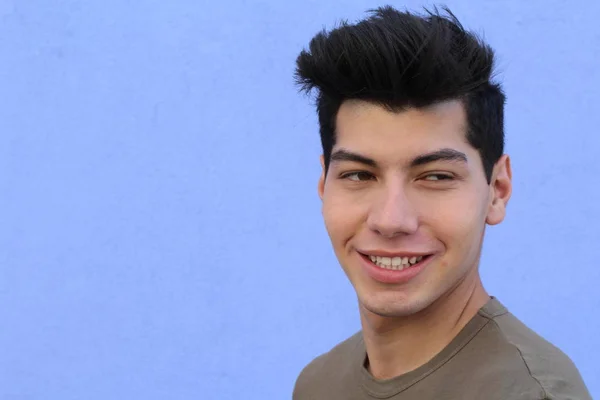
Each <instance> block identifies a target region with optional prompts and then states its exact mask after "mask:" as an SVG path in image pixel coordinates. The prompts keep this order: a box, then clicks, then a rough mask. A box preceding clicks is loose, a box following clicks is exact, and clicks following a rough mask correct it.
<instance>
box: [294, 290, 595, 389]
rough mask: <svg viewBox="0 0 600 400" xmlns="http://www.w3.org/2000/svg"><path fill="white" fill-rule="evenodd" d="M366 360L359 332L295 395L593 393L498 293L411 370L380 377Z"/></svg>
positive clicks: (312, 370) (317, 364)
mask: <svg viewBox="0 0 600 400" xmlns="http://www.w3.org/2000/svg"><path fill="white" fill-rule="evenodd" d="M365 361H366V351H365V344H364V341H363V338H362V334H361V333H360V332H359V333H357V334H356V335H354V336H352V337H351V338H349V339H348V340H346V341H344V342H342V343H341V344H339V345H338V346H336V347H335V348H333V349H332V350H331V351H330V352H328V353H326V354H323V355H321V356H320V357H317V358H316V359H315V360H313V361H312V362H311V363H310V364H309V365H308V366H306V367H305V368H304V370H303V371H302V372H301V374H300V376H299V377H298V380H297V381H296V385H295V387H294V394H293V400H369V399H390V400H405V399H406V400H408V399H415V400H429V399H436V400H440V399H442V400H444V399H448V400H452V399H460V400H469V399H474V400H475V399H476V400H517V399H523V400H544V399H548V400H549V399H552V400H563V399H564V400H567V399H569V400H591V396H590V394H589V392H588V390H587V388H586V387H585V384H584V383H583V380H582V378H581V375H580V374H579V372H578V371H577V368H576V367H575V365H573V363H572V361H571V360H570V359H569V358H568V357H567V356H566V355H565V354H564V353H563V352H561V351H560V350H559V349H557V348H556V347H554V346H553V345H552V344H550V343H548V342H547V341H546V340H544V339H543V338H541V337H540V336H538V335H537V334H536V333H535V332H533V331H532V330H530V329H529V328H528V327H527V326H525V325H524V324H523V323H522V322H520V321H519V320H518V319H517V318H516V317H514V316H513V315H512V314H510V313H509V312H508V311H507V310H506V308H505V307H504V306H502V304H501V303H500V302H499V301H498V300H497V299H495V298H492V299H490V301H489V302H488V303H487V304H486V305H485V306H484V307H482V308H481V310H479V312H478V313H477V315H475V317H473V319H471V321H469V322H468V324H467V325H466V326H465V327H464V328H463V329H462V330H461V332H460V333H459V334H458V335H457V336H456V337H455V338H454V339H453V340H452V342H451V343H450V344H449V345H448V346H447V347H446V348H444V349H443V350H442V351H441V352H440V353H439V354H437V355H436V356H435V357H434V358H433V359H432V360H431V361H429V362H428V363H427V364H425V365H423V366H421V367H419V368H417V369H416V370H413V371H411V372H409V373H406V374H404V375H401V376H398V377H396V378H392V379H389V380H384V381H379V380H376V379H374V378H373V376H372V375H371V374H370V373H369V372H368V371H367V369H366V368H365V367H364V365H365Z"/></svg>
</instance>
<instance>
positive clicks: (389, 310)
mask: <svg viewBox="0 0 600 400" xmlns="http://www.w3.org/2000/svg"><path fill="white" fill-rule="evenodd" d="M358 298H359V301H360V305H361V308H362V309H364V310H366V311H368V312H370V313H372V314H376V315H379V316H381V317H396V318H398V317H408V316H411V315H415V314H418V313H419V312H421V311H423V310H424V309H426V308H427V307H429V306H430V305H431V304H432V303H433V302H434V300H435V299H432V300H431V301H428V299H427V297H423V296H415V295H413V296H411V295H405V294H402V293H398V292H395V293H394V292H392V293H390V292H388V293H385V292H384V293H381V292H380V293H370V294H365V295H362V296H361V295H359V296H358Z"/></svg>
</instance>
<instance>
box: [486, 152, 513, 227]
mask: <svg viewBox="0 0 600 400" xmlns="http://www.w3.org/2000/svg"><path fill="white" fill-rule="evenodd" d="M490 194H491V196H490V200H491V201H490V204H489V208H488V214H487V218H486V220H485V222H487V223H488V224H489V225H496V224H499V223H500V222H502V221H503V220H504V217H505V215H506V206H507V204H508V200H510V195H511V194H512V171H511V168H510V158H509V157H508V155H506V154H505V155H503V156H502V157H500V159H499V160H498V162H497V163H496V165H494V171H493V172H492V179H491V182H490Z"/></svg>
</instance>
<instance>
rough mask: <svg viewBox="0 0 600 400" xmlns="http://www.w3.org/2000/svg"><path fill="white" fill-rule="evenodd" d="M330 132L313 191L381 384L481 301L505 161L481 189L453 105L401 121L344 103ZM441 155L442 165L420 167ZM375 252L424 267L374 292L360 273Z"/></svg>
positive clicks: (475, 160) (507, 176)
mask: <svg viewBox="0 0 600 400" xmlns="http://www.w3.org/2000/svg"><path fill="white" fill-rule="evenodd" d="M336 122H337V131H336V144H335V146H334V148H333V151H332V158H331V161H330V165H329V170H328V171H325V169H324V163H323V158H322V157H321V165H322V167H323V172H322V174H321V177H320V179H319V184H318V192H319V196H320V198H321V200H322V212H323V217H324V221H325V225H326V228H327V231H328V233H329V237H330V239H331V243H332V245H333V249H334V251H335V254H336V256H337V258H338V260H339V262H340V264H341V266H342V268H343V269H344V271H345V273H346V275H347V276H348V278H349V280H350V282H351V283H352V285H353V286H354V289H355V291H356V294H357V298H358V302H359V310H360V315H361V323H362V328H363V337H364V340H365V345H366V349H367V360H366V362H365V365H366V366H367V368H368V370H369V372H371V374H372V375H373V376H374V377H375V378H377V379H387V378H391V377H395V376H399V375H402V374H404V373H406V372H409V371H411V370H413V369H415V368H417V367H419V366H421V365H423V364H425V363H426V362H427V361H429V360H430V359H431V358H433V357H434V356H435V355H436V354H437V353H439V352H440V351H441V350H442V349H443V348H444V347H445V346H446V345H448V344H449V343H450V341H451V340H452V339H453V338H454V337H455V336H456V335H457V334H458V332H459V331H460V330H461V329H462V328H463V327H464V326H465V325H466V323H467V322H468V321H469V320H470V319H471V318H472V317H473V316H474V315H475V314H476V313H477V311H478V310H479V309H480V308H481V307H482V306H483V305H484V304H485V303H486V302H487V301H488V300H489V295H488V294H487V293H486V291H485V289H484V287H483V284H482V282H481V278H480V275H479V259H480V254H481V247H482V243H483V237H484V232H485V228H486V225H495V224H498V223H500V222H501V221H502V220H503V219H504V216H505V212H506V205H507V203H508V200H509V198H510V194H511V168H510V160H509V157H508V156H507V155H504V156H502V157H501V159H500V160H499V161H498V162H497V163H496V164H495V166H494V170H493V175H492V179H491V183H489V184H488V182H487V181H486V177H485V174H484V170H483V165H482V161H481V158H480V156H479V153H478V151H477V150H476V149H475V148H473V147H472V146H471V145H470V144H469V143H468V141H467V139H466V134H465V132H466V126H467V124H466V115H465V111H464V107H463V105H462V103H461V102H460V101H458V100H455V101H447V102H443V103H438V104H436V105H434V106H430V107H427V108H423V109H408V110H405V111H402V112H390V111H388V110H386V109H384V108H382V107H380V106H378V105H375V104H371V103H368V102H364V101H359V100H349V101H346V102H344V103H343V104H342V105H341V107H340V110H339V112H338V115H337V121H336ZM440 150H443V152H442V154H443V155H444V154H445V156H444V157H435V156H434V157H428V158H423V156H424V155H428V154H432V153H433V154H437V153H436V152H439V151H440ZM448 155H451V156H450V157H449V156H448ZM357 156H358V157H357ZM419 157H421V159H420V161H419V162H417V163H415V159H417V160H418V159H419ZM373 252H389V253H392V254H406V253H408V254H410V253H418V254H422V253H427V254H431V259H430V260H429V261H428V263H427V266H426V267H425V268H424V269H423V270H422V271H421V272H420V273H419V274H418V275H417V276H415V277H414V278H413V279H411V280H410V281H409V282H406V283H401V284H395V283H394V284H390V283H381V282H378V281H376V280H374V279H373V278H371V277H370V276H369V275H368V274H367V273H366V272H365V268H364V262H365V261H364V259H363V258H362V256H361V253H363V254H364V253H366V254H372V253H373Z"/></svg>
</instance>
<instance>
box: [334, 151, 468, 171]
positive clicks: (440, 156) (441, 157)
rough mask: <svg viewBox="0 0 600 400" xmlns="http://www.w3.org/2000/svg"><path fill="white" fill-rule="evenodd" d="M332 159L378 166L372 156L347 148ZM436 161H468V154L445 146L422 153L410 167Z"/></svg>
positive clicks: (336, 153) (335, 153)
mask: <svg viewBox="0 0 600 400" xmlns="http://www.w3.org/2000/svg"><path fill="white" fill-rule="evenodd" d="M330 160H331V161H332V162H335V161H351V162H356V163H359V164H364V165H367V166H369V167H373V168H378V165H377V162H376V161H375V160H373V159H372V158H369V157H365V156H363V155H360V154H358V153H354V152H351V151H348V150H345V149H339V150H336V151H335V152H334V153H333V154H332V155H331V158H330ZM435 161H458V162H463V163H466V162H467V156H466V154H465V153H462V152H460V151H458V150H454V149H450V148H445V149H440V150H436V151H432V152H431V153H425V154H421V155H419V156H417V157H415V158H414V159H413V160H412V161H411V162H410V164H409V165H410V167H411V168H414V167H418V166H420V165H425V164H429V163H432V162H435Z"/></svg>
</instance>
